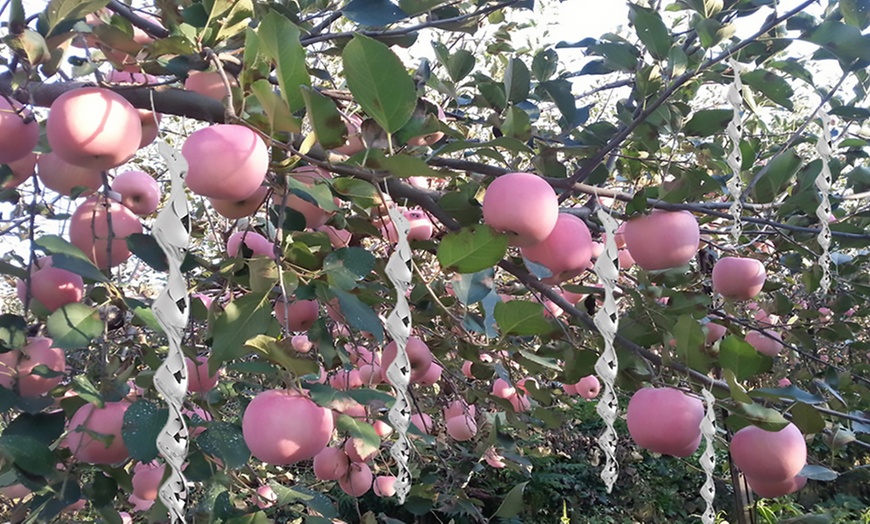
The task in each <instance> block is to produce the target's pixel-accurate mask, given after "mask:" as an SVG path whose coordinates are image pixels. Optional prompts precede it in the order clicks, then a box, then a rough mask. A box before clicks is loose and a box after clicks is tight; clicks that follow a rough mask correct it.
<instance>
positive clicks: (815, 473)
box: [798, 464, 840, 482]
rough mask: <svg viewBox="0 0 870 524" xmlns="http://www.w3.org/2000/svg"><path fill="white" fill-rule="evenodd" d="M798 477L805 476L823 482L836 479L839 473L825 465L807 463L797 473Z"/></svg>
mask: <svg viewBox="0 0 870 524" xmlns="http://www.w3.org/2000/svg"><path fill="white" fill-rule="evenodd" d="M798 476H799V477H806V478H808V479H810V480H821V481H823V482H831V481H833V480H837V477H839V476H840V475H839V474H838V473H837V472H836V471H834V470H832V469H830V468H826V467H825V466H821V465H817V464H807V465H806V466H804V467H803V469H801V471H800V473H798Z"/></svg>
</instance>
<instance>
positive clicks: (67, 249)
mask: <svg viewBox="0 0 870 524" xmlns="http://www.w3.org/2000/svg"><path fill="white" fill-rule="evenodd" d="M33 243H34V244H36V245H37V246H39V247H41V248H42V249H44V250H45V251H46V252H47V253H49V254H52V255H56V254H59V253H63V254H65V255H69V256H71V257H75V258H80V259H82V260H87V261H88V262H90V259H89V258H88V256H87V255H85V254H84V253H83V252H82V250H81V249H79V248H77V247H75V246H74V245H72V244H70V243H69V242H68V241H67V240H66V239H64V238H63V237H61V236H58V235H42V236H41V237H39V238H37V239H36V240H35V241H34V242H33Z"/></svg>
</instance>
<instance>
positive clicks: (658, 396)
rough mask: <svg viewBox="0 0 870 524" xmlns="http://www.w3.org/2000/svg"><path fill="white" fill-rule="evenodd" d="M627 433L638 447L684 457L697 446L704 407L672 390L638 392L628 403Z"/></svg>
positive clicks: (644, 390)
mask: <svg viewBox="0 0 870 524" xmlns="http://www.w3.org/2000/svg"><path fill="white" fill-rule="evenodd" d="M627 414H628V416H627V418H628V432H629V433H630V434H631V438H632V439H634V441H635V443H637V445H638V446H640V447H642V448H645V449H648V450H650V451H654V452H656V453H661V454H663V455H673V456H675V457H688V456H689V455H691V454H692V453H694V452H695V450H696V449H698V446H699V445H700V443H701V420H702V419H703V418H704V404H703V403H702V402H701V401H700V400H698V399H696V398H693V397H690V396H688V395H686V394H685V393H683V392H682V391H680V390H678V389H674V388H650V387H647V388H642V389H639V390H638V391H637V392H636V393H635V394H634V395H633V396H632V397H631V400H630V401H629V403H628V412H627Z"/></svg>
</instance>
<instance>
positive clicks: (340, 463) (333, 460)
mask: <svg viewBox="0 0 870 524" xmlns="http://www.w3.org/2000/svg"><path fill="white" fill-rule="evenodd" d="M349 467H350V459H349V458H348V457H347V454H346V453H345V452H344V451H343V450H342V449H340V448H325V449H324V450H323V451H321V452H320V453H318V454H317V455H315V456H314V476H315V477H317V478H318V479H319V480H338V479H340V478H341V477H343V476H345V475H346V474H347V470H348V468H349Z"/></svg>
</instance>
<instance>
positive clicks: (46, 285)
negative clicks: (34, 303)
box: [30, 267, 85, 312]
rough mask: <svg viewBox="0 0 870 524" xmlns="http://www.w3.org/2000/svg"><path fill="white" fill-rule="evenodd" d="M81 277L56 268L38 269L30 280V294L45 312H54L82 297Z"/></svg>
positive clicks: (82, 284)
mask: <svg viewBox="0 0 870 524" xmlns="http://www.w3.org/2000/svg"><path fill="white" fill-rule="evenodd" d="M84 289H85V284H84V281H83V280H82V277H80V276H79V275H76V274H75V273H73V272H72V271H67V270H65V269H60V268H57V267H47V268H43V269H39V270H37V271H35V272H34V273H33V275H32V276H31V279H30V293H31V294H32V295H33V298H35V299H36V300H38V301H39V303H40V304H42V305H43V306H44V307H45V309H46V310H48V311H50V312H54V311H56V310H58V309H60V308H62V307H63V306H65V305H67V304H72V303H73V302H78V301H80V300H81V299H82V297H83V296H84Z"/></svg>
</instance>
